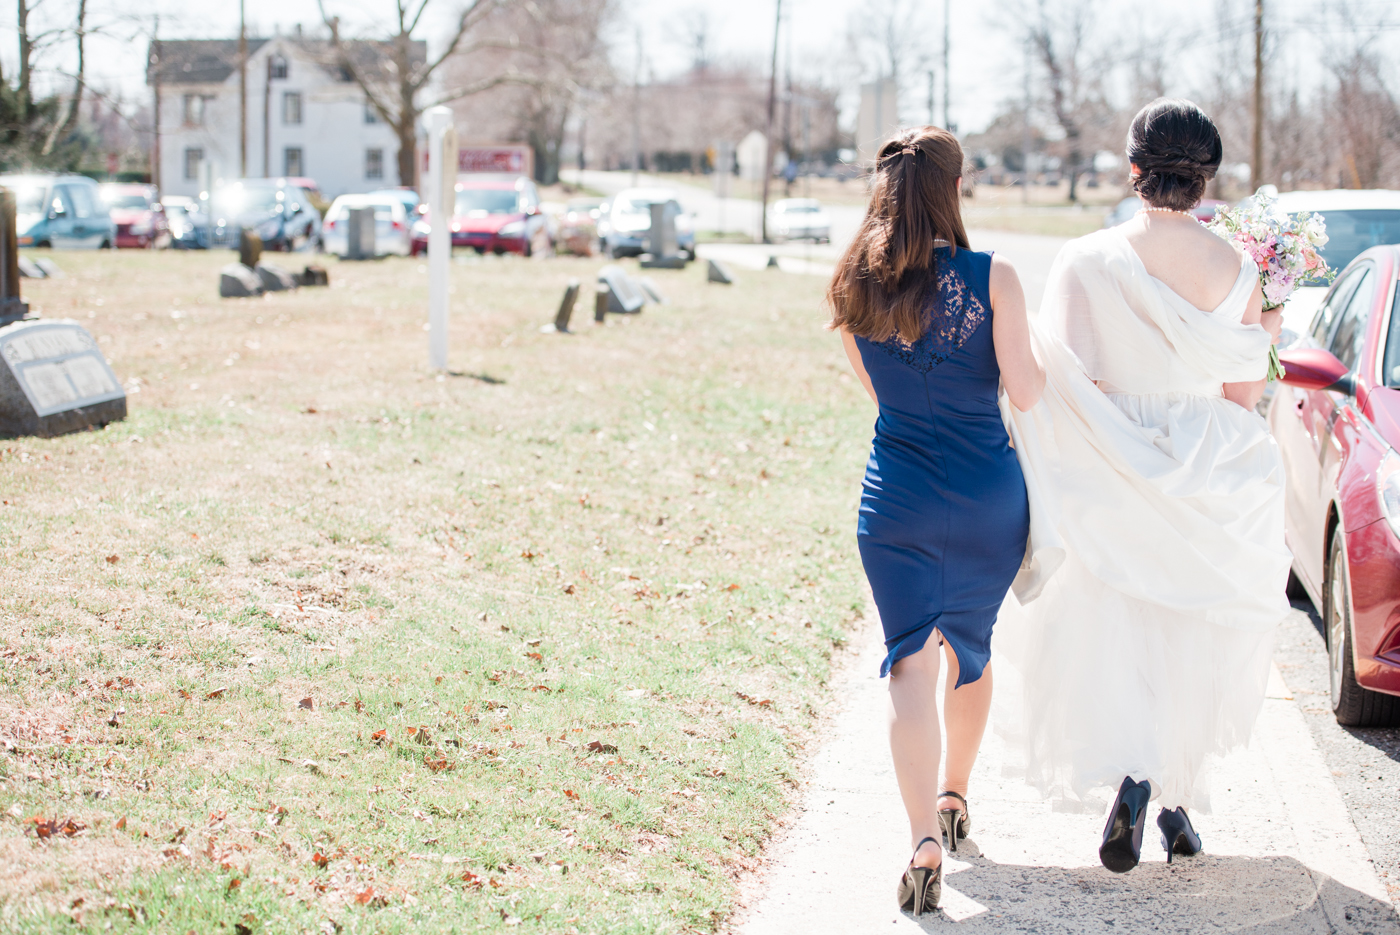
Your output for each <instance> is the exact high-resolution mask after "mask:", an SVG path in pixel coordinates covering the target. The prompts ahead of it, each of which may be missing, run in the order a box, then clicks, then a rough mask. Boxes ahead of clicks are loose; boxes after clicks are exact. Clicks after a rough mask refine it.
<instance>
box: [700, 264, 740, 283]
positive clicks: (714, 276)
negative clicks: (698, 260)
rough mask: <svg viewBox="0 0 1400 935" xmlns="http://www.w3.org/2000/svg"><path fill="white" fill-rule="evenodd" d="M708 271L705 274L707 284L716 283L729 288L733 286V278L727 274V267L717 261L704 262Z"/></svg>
mask: <svg viewBox="0 0 1400 935" xmlns="http://www.w3.org/2000/svg"><path fill="white" fill-rule="evenodd" d="M705 262H706V263H708V264H709V269H708V271H707V272H706V274H705V279H706V280H707V281H709V282H717V283H721V284H722V285H726V286H731V285H733V284H734V276H733V275H732V274H731V273H730V272H729V267H727V266H725V265H724V264H723V263H721V262H720V261H719V260H706V261H705Z"/></svg>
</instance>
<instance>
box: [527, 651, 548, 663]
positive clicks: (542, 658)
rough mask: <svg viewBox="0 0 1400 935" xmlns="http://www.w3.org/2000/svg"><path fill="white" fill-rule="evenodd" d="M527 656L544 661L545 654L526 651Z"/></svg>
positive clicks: (537, 660)
mask: <svg viewBox="0 0 1400 935" xmlns="http://www.w3.org/2000/svg"><path fill="white" fill-rule="evenodd" d="M525 658H526V659H533V660H535V661H536V662H544V656H541V655H540V654H539V653H526V654H525Z"/></svg>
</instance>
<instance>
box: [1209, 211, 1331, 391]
mask: <svg viewBox="0 0 1400 935" xmlns="http://www.w3.org/2000/svg"><path fill="white" fill-rule="evenodd" d="M1206 227H1207V228H1209V229H1210V230H1211V231H1212V232H1213V233H1215V234H1218V235H1220V236H1221V237H1224V238H1225V239H1226V240H1233V241H1235V242H1236V243H1238V244H1239V245H1240V246H1241V247H1243V248H1244V251H1245V252H1246V253H1248V254H1249V255H1250V256H1251V257H1253V259H1254V262H1255V264H1256V265H1257V266H1258V267H1259V286H1260V288H1261V289H1263V291H1264V310H1265V311H1266V312H1267V311H1272V310H1273V309H1276V308H1279V307H1281V306H1282V305H1283V303H1285V302H1287V301H1288V297H1289V296H1290V295H1292V294H1293V290H1294V289H1296V288H1298V286H1300V285H1302V284H1303V283H1305V282H1316V281H1318V280H1321V281H1323V282H1331V280H1332V278H1333V277H1334V276H1336V275H1337V274H1336V271H1335V270H1332V269H1329V268H1328V266H1327V262H1326V261H1325V260H1323V259H1322V255H1321V254H1319V253H1318V252H1317V251H1318V248H1319V247H1323V246H1326V244H1327V225H1326V224H1325V223H1323V220H1322V216H1321V215H1319V214H1296V215H1287V214H1283V213H1281V212H1279V211H1278V210H1277V209H1276V208H1275V207H1274V199H1273V198H1272V197H1270V196H1269V195H1266V194H1264V193H1262V192H1260V193H1256V194H1255V195H1254V196H1253V197H1251V198H1248V199H1246V200H1245V201H1243V202H1242V203H1241V204H1240V205H1239V206H1238V207H1235V208H1222V209H1220V211H1218V212H1217V213H1216V215H1215V218H1214V220H1212V221H1211V222H1210V223H1209V224H1207V225H1206ZM1282 377H1283V365H1282V364H1280V363H1279V359H1278V346H1277V345H1270V346H1269V373H1268V376H1267V377H1266V379H1269V380H1277V379H1280V378H1282Z"/></svg>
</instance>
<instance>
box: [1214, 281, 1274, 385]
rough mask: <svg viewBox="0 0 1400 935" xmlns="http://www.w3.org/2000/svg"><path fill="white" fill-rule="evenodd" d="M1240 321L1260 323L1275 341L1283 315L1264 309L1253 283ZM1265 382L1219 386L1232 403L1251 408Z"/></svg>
mask: <svg viewBox="0 0 1400 935" xmlns="http://www.w3.org/2000/svg"><path fill="white" fill-rule="evenodd" d="M1266 319H1267V320H1266ZM1240 321H1241V322H1243V323H1244V324H1246V325H1259V324H1262V325H1263V326H1264V327H1265V328H1266V329H1267V330H1268V331H1269V333H1270V334H1272V335H1273V336H1274V340H1275V341H1277V340H1278V333H1279V329H1280V328H1281V327H1282V322H1283V315H1282V314H1281V313H1279V312H1265V311H1264V293H1263V292H1261V291H1260V289H1259V284H1258V283H1255V285H1254V294H1253V295H1251V296H1250V297H1249V306H1248V307H1247V308H1246V309H1245V310H1244V315H1243V317H1241V318H1240ZM1265 382H1266V381H1264V380H1251V381H1249V382H1248V383H1226V384H1224V386H1223V387H1221V390H1222V395H1223V396H1224V397H1225V398H1226V399H1228V400H1229V401H1230V402H1232V403H1238V404H1239V405H1241V406H1243V407H1244V408H1246V409H1253V408H1254V406H1255V404H1256V403H1258V402H1259V400H1260V399H1262V398H1263V396H1264V384H1265Z"/></svg>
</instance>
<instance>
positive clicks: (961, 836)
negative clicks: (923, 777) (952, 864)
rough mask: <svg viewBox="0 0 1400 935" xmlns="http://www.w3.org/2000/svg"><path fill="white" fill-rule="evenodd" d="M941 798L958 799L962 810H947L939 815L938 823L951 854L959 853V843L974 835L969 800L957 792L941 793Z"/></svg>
mask: <svg viewBox="0 0 1400 935" xmlns="http://www.w3.org/2000/svg"><path fill="white" fill-rule="evenodd" d="M938 795H939V798H950V799H957V800H958V801H959V802H961V803H962V806H961V807H960V808H945V809H943V810H941V811H940V812H939V813H938V823H939V824H940V825H942V826H943V834H944V835H946V836H947V838H948V851H949V853H952V854H956V853H957V852H958V842H959V841H966V840H967V836H968V835H969V834H971V833H972V819H971V818H969V817H968V814H967V799H965V798H963V797H962V796H961V795H958V793H956V792H940V793H939V794H938Z"/></svg>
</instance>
